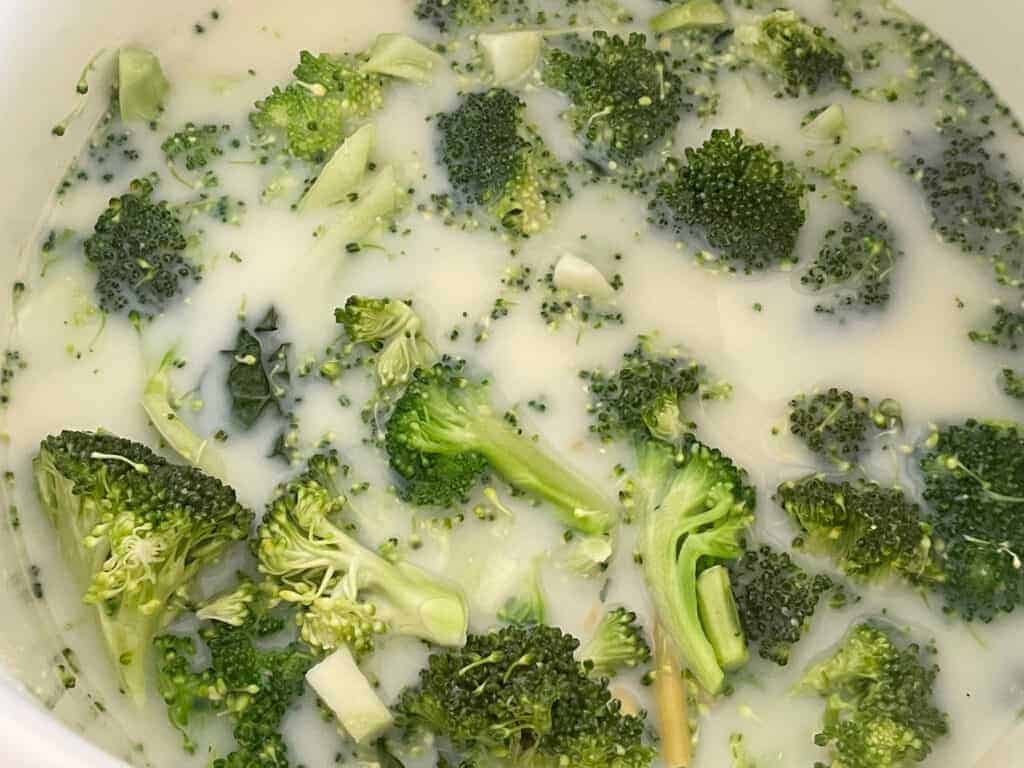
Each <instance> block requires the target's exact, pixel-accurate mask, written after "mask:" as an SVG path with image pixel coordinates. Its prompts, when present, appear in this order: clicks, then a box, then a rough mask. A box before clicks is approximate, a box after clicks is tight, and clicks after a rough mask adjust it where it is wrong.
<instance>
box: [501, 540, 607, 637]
mask: <svg viewBox="0 0 1024 768" xmlns="http://www.w3.org/2000/svg"><path fill="white" fill-rule="evenodd" d="M609 556H610V553H609ZM605 559H607V557H606V558H605ZM546 614H547V605H546V600H545V599H544V587H543V585H542V584H541V580H540V560H539V559H537V560H534V561H533V563H531V564H530V568H529V570H528V571H527V573H526V578H525V579H524V580H523V583H522V584H521V585H520V587H519V591H518V592H517V593H516V594H514V595H512V596H511V597H510V598H508V600H506V601H505V604H504V605H503V606H502V607H501V608H500V609H499V610H498V620H499V621H504V622H507V623H509V624H543V623H544V619H545V616H546Z"/></svg>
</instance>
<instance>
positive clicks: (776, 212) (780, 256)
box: [651, 129, 806, 272]
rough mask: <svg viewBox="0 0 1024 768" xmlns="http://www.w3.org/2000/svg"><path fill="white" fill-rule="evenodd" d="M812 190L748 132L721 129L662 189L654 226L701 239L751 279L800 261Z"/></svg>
mask: <svg viewBox="0 0 1024 768" xmlns="http://www.w3.org/2000/svg"><path fill="white" fill-rule="evenodd" d="M804 191H805V184H804V181H803V179H802V178H801V176H800V174H799V173H798V172H797V171H796V169H795V168H794V167H793V166H791V165H788V164H787V163H784V162H782V161H781V160H779V159H778V158H777V157H776V156H775V154H774V153H773V152H772V151H771V150H770V149H769V148H768V147H766V146H764V145H763V144H749V143H747V141H746V139H745V138H744V136H743V133H742V132H741V131H734V132H730V131H726V130H722V129H715V130H713V131H712V132H711V137H710V138H709V139H708V140H707V141H705V142H704V144H703V145H702V146H700V147H688V148H687V149H686V160H685V162H684V163H683V164H682V165H681V166H680V167H679V168H678V170H677V171H676V173H675V177H674V178H671V179H669V180H668V181H664V182H662V183H661V184H659V185H658V188H657V193H656V195H655V198H654V200H653V201H652V202H651V209H652V211H653V214H654V221H655V223H657V224H658V225H659V226H661V227H664V228H666V229H671V230H673V231H675V232H677V233H678V234H680V235H683V236H694V237H697V238H700V239H702V240H703V241H704V242H706V243H707V246H708V247H709V248H712V249H714V250H715V251H717V252H718V256H719V257H720V258H721V259H723V260H725V261H727V262H739V263H740V264H741V265H742V267H743V269H744V270H745V271H747V272H751V271H754V270H760V269H766V268H767V267H769V266H770V265H772V264H775V263H779V262H787V261H790V260H792V259H793V249H794V248H795V247H796V240H797V236H798V235H799V234H800V228H801V227H802V226H803V224H804V219H805V218H806V213H805V211H804Z"/></svg>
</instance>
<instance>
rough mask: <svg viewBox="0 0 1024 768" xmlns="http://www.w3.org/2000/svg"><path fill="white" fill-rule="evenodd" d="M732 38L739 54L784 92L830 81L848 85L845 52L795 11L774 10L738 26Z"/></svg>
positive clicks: (805, 90)
mask: <svg viewBox="0 0 1024 768" xmlns="http://www.w3.org/2000/svg"><path fill="white" fill-rule="evenodd" d="M736 40H737V43H738V47H739V52H740V55H741V56H744V57H747V58H750V59H752V60H753V61H754V62H755V63H756V64H758V65H759V66H760V67H762V68H763V69H764V70H766V71H767V72H769V73H771V74H772V75H774V76H775V77H777V78H779V79H780V80H781V81H782V83H783V92H784V93H785V94H786V95H788V96H794V97H795V96H799V95H800V94H801V93H815V92H816V91H817V90H818V89H819V88H821V87H824V86H828V85H831V84H833V83H834V84H837V85H840V86H843V87H849V85H850V72H849V70H848V69H847V66H846V56H845V55H844V54H843V51H842V50H841V49H840V47H839V44H838V43H837V42H836V39H835V38H834V37H832V36H831V35H829V34H828V32H827V31H826V30H825V29H824V28H823V27H813V26H811V25H810V24H808V23H807V22H805V21H804V20H803V19H801V18H800V16H799V15H798V14H797V13H796V12H795V11H775V12H774V13H771V14H769V15H768V16H765V17H764V18H763V19H761V20H760V21H759V22H758V23H757V24H751V25H744V26H741V27H739V28H738V29H737V30H736Z"/></svg>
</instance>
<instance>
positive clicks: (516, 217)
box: [437, 88, 565, 235]
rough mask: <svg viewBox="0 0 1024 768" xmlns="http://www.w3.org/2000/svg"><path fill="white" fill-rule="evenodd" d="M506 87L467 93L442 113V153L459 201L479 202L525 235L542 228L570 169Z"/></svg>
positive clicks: (439, 124)
mask: <svg viewBox="0 0 1024 768" xmlns="http://www.w3.org/2000/svg"><path fill="white" fill-rule="evenodd" d="M525 107H526V105H525V103H524V102H522V101H521V100H520V99H519V97H517V96H515V95H514V94H512V93H511V92H509V91H506V90H504V89H501V88H492V89H491V90H489V91H482V92H478V93H470V94H467V95H466V96H465V97H463V99H462V100H461V101H460V102H459V105H458V106H457V107H456V108H455V109H454V110H453V111H451V112H442V113H441V114H439V115H437V128H438V132H439V138H440V141H439V148H438V151H439V156H440V159H441V163H442V164H443V165H444V167H445V170H446V171H447V172H448V182H449V183H450V185H451V187H452V190H453V192H454V198H455V202H456V204H457V205H459V206H461V207H466V208H473V207H477V206H479V207H480V208H482V209H484V210H485V211H487V213H488V214H489V215H490V216H492V217H493V218H494V219H496V220H497V221H498V222H499V223H500V224H501V226H502V227H504V228H505V229H507V230H509V231H511V232H514V233H516V234H520V235H531V234H535V233H536V232H538V231H540V230H541V229H543V228H544V227H545V226H546V225H547V224H548V222H549V221H550V219H551V211H550V210H549V209H550V207H551V206H552V205H554V204H556V203H557V202H558V201H559V200H560V199H561V197H562V195H563V193H564V191H565V180H564V177H565V171H564V169H563V168H562V167H561V166H560V165H559V164H558V162H557V161H556V160H555V158H554V157H553V156H552V154H551V152H550V151H549V150H548V148H547V147H546V146H545V145H544V141H543V139H541V137H540V135H539V134H537V132H536V131H535V130H534V129H533V128H532V127H531V126H529V125H528V124H527V123H526V122H525V121H524V117H523V110H524V109H525Z"/></svg>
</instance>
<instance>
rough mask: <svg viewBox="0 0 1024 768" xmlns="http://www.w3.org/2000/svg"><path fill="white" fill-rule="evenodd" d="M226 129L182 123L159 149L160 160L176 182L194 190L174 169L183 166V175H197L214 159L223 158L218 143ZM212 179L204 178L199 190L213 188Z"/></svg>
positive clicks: (224, 127)
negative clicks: (165, 161)
mask: <svg viewBox="0 0 1024 768" xmlns="http://www.w3.org/2000/svg"><path fill="white" fill-rule="evenodd" d="M227 129H228V126H226V125H196V124H195V123H185V126H184V128H182V129H181V130H180V131H178V132H177V133H172V134H171V135H170V136H168V137H167V138H166V139H164V142H163V143H162V144H161V145H160V149H162V150H163V153H164V158H165V159H166V160H167V166H168V167H169V168H170V170H171V173H172V174H173V175H174V176H175V177H176V178H177V179H178V180H180V181H183V182H185V183H186V184H189V185H192V186H195V185H196V184H195V182H192V181H189V180H187V179H186V178H184V177H183V176H182V174H181V172H180V170H179V169H178V165H179V164H180V165H183V166H184V168H185V170H186V171H200V170H202V169H204V168H206V167H207V166H208V165H209V164H210V163H211V162H212V161H213V159H214V158H215V157H220V156H221V155H223V154H224V149H223V147H221V146H220V140H221V138H222V137H223V136H224V134H225V133H226V132H227ZM216 183H217V181H216V177H215V176H206V177H204V180H203V181H201V182H199V184H200V185H202V186H214V185H216Z"/></svg>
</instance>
